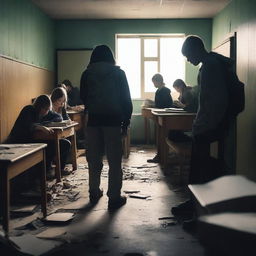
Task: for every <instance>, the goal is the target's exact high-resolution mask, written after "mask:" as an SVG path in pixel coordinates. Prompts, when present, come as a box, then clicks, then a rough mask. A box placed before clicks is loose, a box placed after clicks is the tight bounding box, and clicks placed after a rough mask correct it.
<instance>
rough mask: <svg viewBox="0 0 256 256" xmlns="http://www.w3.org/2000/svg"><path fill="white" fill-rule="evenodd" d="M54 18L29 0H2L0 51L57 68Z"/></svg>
mask: <svg viewBox="0 0 256 256" xmlns="http://www.w3.org/2000/svg"><path fill="white" fill-rule="evenodd" d="M54 32H55V31H54V22H53V21H52V20H51V19H50V18H49V17H48V16H46V15H45V14H44V13H43V12H42V11H41V10H39V9H38V8H37V7H36V6H35V5H34V4H33V3H32V2H31V1H29V0H0V35H1V36H0V54H1V55H5V56H9V57H11V58H13V59H17V60H21V61H23V62H26V63H30V64H33V65H35V66H38V67H42V68H46V69H48V70H54V56H55V35H54Z"/></svg>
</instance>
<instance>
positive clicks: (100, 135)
mask: <svg viewBox="0 0 256 256" xmlns="http://www.w3.org/2000/svg"><path fill="white" fill-rule="evenodd" d="M86 132H87V135H88V137H87V150H86V159H87V162H88V167H89V192H90V193H94V192H97V191H98V190H99V187H100V175H101V171H102V168H103V156H104V154H106V157H107V160H108V165H109V172H108V191H107V195H108V197H109V198H111V199H115V198H118V197H120V194H121V188H122V177H123V171H122V137H121V128H120V127H107V126H97V127H87V128H86Z"/></svg>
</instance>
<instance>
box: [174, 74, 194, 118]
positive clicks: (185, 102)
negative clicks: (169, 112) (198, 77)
mask: <svg viewBox="0 0 256 256" xmlns="http://www.w3.org/2000/svg"><path fill="white" fill-rule="evenodd" d="M173 88H174V89H175V90H176V91H177V92H178V93H179V94H180V95H179V97H178V100H177V101H174V102H173V105H174V106H176V107H179V108H183V109H184V110H186V111H188V112H191V113H196V112H197V108H198V93H197V89H198V88H197V86H195V87H191V86H187V85H186V84H185V82H184V81H183V80H182V79H176V80H175V81H174V83H173Z"/></svg>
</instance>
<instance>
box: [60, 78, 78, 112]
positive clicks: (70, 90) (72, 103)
mask: <svg viewBox="0 0 256 256" xmlns="http://www.w3.org/2000/svg"><path fill="white" fill-rule="evenodd" d="M62 85H64V86H65V89H66V91H67V96H68V99H67V104H68V107H71V109H73V108H72V107H76V106H79V105H83V102H82V100H81V99H80V91H79V89H78V88H77V87H74V86H73V85H72V83H71V81H69V80H68V79H65V80H64V81H62ZM81 110H82V109H81Z"/></svg>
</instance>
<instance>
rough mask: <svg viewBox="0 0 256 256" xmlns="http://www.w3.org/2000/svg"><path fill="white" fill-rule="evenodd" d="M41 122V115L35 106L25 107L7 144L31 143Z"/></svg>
mask: <svg viewBox="0 0 256 256" xmlns="http://www.w3.org/2000/svg"><path fill="white" fill-rule="evenodd" d="M39 122H40V120H39V115H38V113H36V110H35V108H34V106H33V105H27V106H25V107H24V108H23V109H22V110H21V112H20V114H19V116H18V118H17V119H16V121H15V123H14V126H13V128H12V130H11V132H10V134H9V136H8V139H7V140H6V143H31V142H32V141H33V140H32V135H33V131H34V128H35V124H36V123H39Z"/></svg>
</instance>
